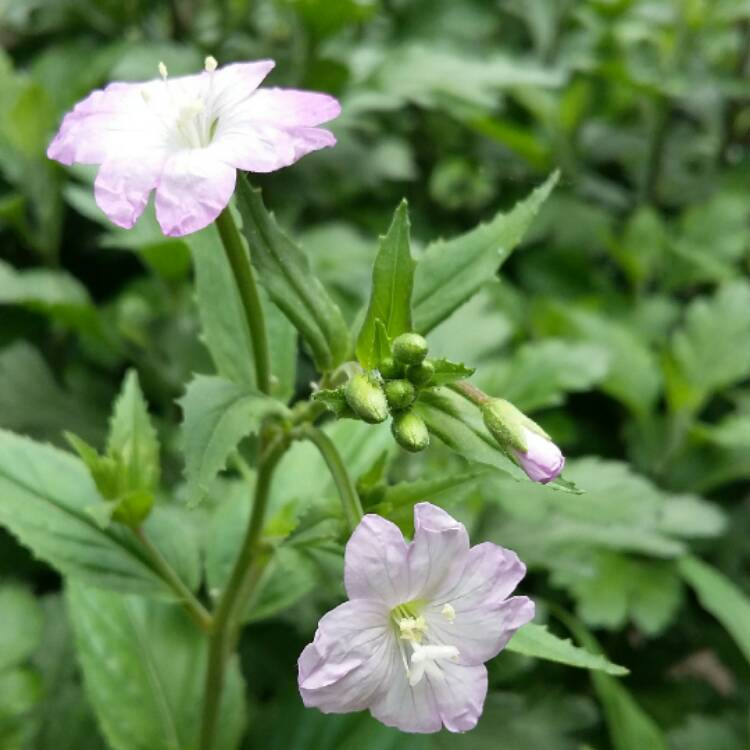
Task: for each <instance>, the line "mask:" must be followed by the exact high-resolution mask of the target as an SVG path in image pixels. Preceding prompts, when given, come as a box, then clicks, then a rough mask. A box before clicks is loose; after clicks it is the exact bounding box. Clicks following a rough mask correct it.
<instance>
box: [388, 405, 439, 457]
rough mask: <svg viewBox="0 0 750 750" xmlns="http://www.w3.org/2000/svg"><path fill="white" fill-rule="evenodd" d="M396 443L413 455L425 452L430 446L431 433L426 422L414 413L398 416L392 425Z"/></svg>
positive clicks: (404, 413) (407, 412) (406, 412)
mask: <svg viewBox="0 0 750 750" xmlns="http://www.w3.org/2000/svg"><path fill="white" fill-rule="evenodd" d="M391 433H392V434H393V437H394V438H395V440H396V442H397V443H398V444H399V445H400V446H401V447H402V448H403V449H404V450H407V451H410V452H411V453H418V452H419V451H423V450H424V449H425V448H426V447H427V446H428V445H429V444H430V433H429V432H428V431H427V425H426V424H425V423H424V420H423V419H422V418H421V417H420V416H418V415H417V414H415V413H414V412H413V411H405V412H401V413H400V414H396V415H395V416H394V417H393V422H392V423H391Z"/></svg>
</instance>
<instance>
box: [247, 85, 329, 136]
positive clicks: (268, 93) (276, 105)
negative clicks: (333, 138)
mask: <svg viewBox="0 0 750 750" xmlns="http://www.w3.org/2000/svg"><path fill="white" fill-rule="evenodd" d="M243 109H244V111H245V112H246V113H247V115H249V116H250V117H251V118H252V119H253V120H255V121H260V122H268V123H272V124H274V125H276V126H277V127H279V128H286V129H288V128H297V127H311V126H314V125H320V124H321V123H323V122H328V121H329V120H333V119H334V118H335V117H338V116H339V115H340V114H341V105H340V104H339V102H338V100H337V99H335V98H334V97H332V96H329V95H328V94H319V93H316V92H313V91H297V90H296V89H280V88H263V89H259V90H258V91H256V92H255V93H254V94H253V95H252V96H251V97H250V98H249V99H248V101H247V103H246V104H245V105H244V106H243Z"/></svg>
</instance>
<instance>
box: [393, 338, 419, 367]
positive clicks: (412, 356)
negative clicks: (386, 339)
mask: <svg viewBox="0 0 750 750" xmlns="http://www.w3.org/2000/svg"><path fill="white" fill-rule="evenodd" d="M393 356H394V358H395V359H396V361H397V362H401V363H402V364H405V365H418V364H419V363H420V362H421V361H422V360H423V359H424V358H425V357H426V356H427V342H426V341H425V339H424V337H423V336H420V335H419V334H418V333H402V334H401V335H400V336H396V338H395V339H393Z"/></svg>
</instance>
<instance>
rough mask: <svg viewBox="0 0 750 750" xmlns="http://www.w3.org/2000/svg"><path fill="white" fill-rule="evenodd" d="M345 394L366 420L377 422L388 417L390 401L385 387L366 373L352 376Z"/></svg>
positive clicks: (357, 412)
mask: <svg viewBox="0 0 750 750" xmlns="http://www.w3.org/2000/svg"><path fill="white" fill-rule="evenodd" d="M344 395H345V396H346V402H347V403H348V404H349V406H351V408H352V409H353V410H354V412H355V413H356V415H357V416H358V417H359V418H360V419H361V420H363V421H364V422H368V423H369V424H377V423H378V422H384V421H385V420H386V418H387V417H388V402H387V401H386V399H385V393H383V389H382V388H381V387H380V386H379V385H378V384H377V383H376V382H375V381H374V380H372V379H371V378H370V377H368V376H367V375H365V373H363V372H360V373H357V374H356V375H353V376H352V378H351V379H350V380H349V382H348V383H347V384H346V390H345V391H344Z"/></svg>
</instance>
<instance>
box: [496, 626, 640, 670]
mask: <svg viewBox="0 0 750 750" xmlns="http://www.w3.org/2000/svg"><path fill="white" fill-rule="evenodd" d="M505 648H506V650H507V651H513V652H515V653H517V654H523V655H524V656H533V657H534V658H535V659H546V660H547V661H554V662H558V663H559V664H567V665H568V666H569V667H579V668H581V669H592V670H598V671H602V672H606V673H607V674H611V675H616V676H620V675H625V674H628V671H629V670H627V669H626V668H625V667H621V666H619V665H618V664H613V663H612V662H611V661H609V660H608V659H606V658H605V657H604V656H602V655H601V654H594V653H591V652H590V651H587V650H586V649H585V648H581V647H579V646H575V645H574V644H573V642H572V641H571V640H570V639H569V638H558V636H556V635H554V634H553V633H550V632H549V630H547V626H546V625H536V624H534V623H529V624H528V625H524V626H523V627H522V628H521V629H520V630H518V631H517V632H516V634H515V635H514V636H513V637H512V638H511V639H510V642H509V643H508V645H507V646H506V647H505Z"/></svg>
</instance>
